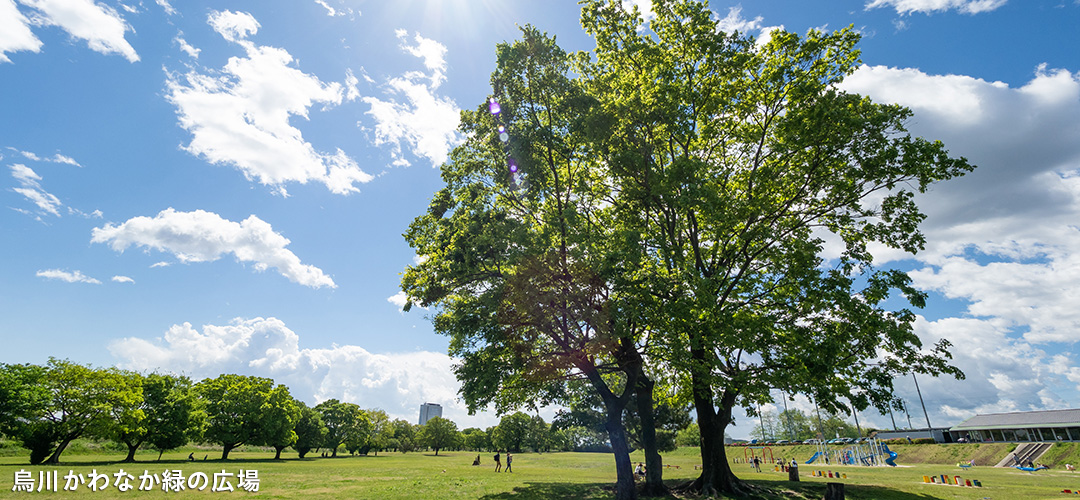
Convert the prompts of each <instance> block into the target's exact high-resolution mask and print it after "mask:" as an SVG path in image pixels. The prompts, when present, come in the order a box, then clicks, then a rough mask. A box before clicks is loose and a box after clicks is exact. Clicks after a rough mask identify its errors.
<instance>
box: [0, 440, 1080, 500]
mask: <svg viewBox="0 0 1080 500" xmlns="http://www.w3.org/2000/svg"><path fill="white" fill-rule="evenodd" d="M190 451H191V450H183V451H179V452H175V453H166V454H165V456H164V457H163V460H162V461H161V462H157V461H156V460H155V459H156V458H157V455H156V454H153V453H147V454H141V455H139V456H138V459H139V462H138V463H136V464H124V463H119V462H116V461H115V460H116V459H119V458H122V455H121V456H113V455H105V454H93V455H71V456H68V455H65V456H64V457H63V459H64V463H63V465H61V466H60V467H41V466H35V467H31V466H29V465H26V462H27V460H26V457H3V458H0V476H2V477H3V478H4V479H3V481H2V482H0V498H21V497H29V496H30V495H28V494H26V493H19V492H12V491H11V488H12V486H13V485H14V477H15V472H16V471H19V470H26V471H30V472H31V473H32V476H33V477H34V479H35V480H36V479H37V477H38V473H39V471H52V470H57V471H58V473H59V476H61V479H60V488H59V489H60V491H58V492H56V493H49V494H45V493H34V494H33V496H42V495H44V496H45V497H46V498H47V497H49V496H65V497H72V496H74V495H73V492H65V491H63V486H64V479H63V478H62V476H64V475H65V474H67V473H68V471H74V472H75V473H76V474H79V473H82V474H89V473H90V472H91V471H92V470H95V469H96V470H97V472H98V473H99V474H100V473H107V474H109V475H110V482H111V481H112V478H111V475H112V474H114V473H116V472H118V471H120V470H121V469H123V470H124V471H126V472H128V473H130V474H131V475H132V476H135V478H136V479H135V480H133V481H131V483H132V485H133V486H134V487H135V488H136V489H134V490H132V491H128V492H126V493H121V492H119V491H117V490H116V489H115V487H114V486H111V485H110V487H109V488H108V489H107V490H105V491H99V492H96V493H91V492H90V491H89V490H88V489H87V487H86V486H85V485H84V486H80V487H79V490H78V493H82V494H84V495H92V498H95V499H98V498H100V499H112V498H139V499H144V498H146V499H152V498H177V497H184V496H196V497H198V496H200V495H227V496H238V497H249V498H311V499H320V498H325V499H343V498H349V499H352V498H379V499H382V498H386V499H395V498H400V499H408V500H416V499H428V498H439V499H443V498H447V499H453V498H462V499H473V498H482V499H505V500H510V499H513V500H527V499H537V500H540V499H545V500H546V499H553V498H559V499H561V498H567V499H604V498H610V497H611V496H612V495H611V489H610V488H611V483H612V482H613V481H614V470H613V461H612V458H611V455H604V454H593V453H544V454H535V453H523V454H520V455H514V458H515V460H514V472H513V473H511V474H507V473H498V474H496V473H495V472H494V470H493V467H494V464H493V462H492V461H491V456H490V454H489V453H483V454H481V461H482V464H483V465H481V466H480V467H473V466H471V465H470V464H471V463H472V460H473V458H475V457H476V453H466V452H449V453H440V454H439V456H437V457H436V456H434V455H433V454H431V453H409V454H401V453H388V454H380V455H379V456H377V457H374V456H372V457H341V458H337V459H329V458H325V459H324V458H308V459H304V460H299V459H296V458H295V457H296V454H295V453H290V454H289V456H288V459H286V460H281V461H274V460H272V456H273V455H272V454H269V453H264V452H241V453H234V454H231V455H230V457H232V458H230V460H228V461H226V462H220V461H216V460H208V461H205V462H204V461H202V460H201V458H202V456H203V455H204V454H206V453H207V452H205V451H197V452H196V455H197V456H198V457H199V458H200V460H198V461H196V462H188V461H186V457H187V454H188V453H189V452H190ZM209 453H210V454H211V455H213V452H212V451H211V452H209ZM635 459H637V460H642V458H641V456H640V455H637V456H635ZM802 460H805V457H803V458H802ZM900 462H901V463H902V462H903V461H902V456H901V460H900ZM665 463H667V464H670V465H678V466H680V467H679V468H678V469H676V468H669V469H666V470H665V478H667V479H668V480H669V481H670V484H672V485H676V484H679V483H681V482H685V481H688V480H690V479H692V478H693V477H695V475H696V474H695V472H694V465H696V464H699V463H700V461H699V458H698V456H697V450H696V449H694V448H683V449H680V450H679V451H677V452H673V453H670V454H668V455H666V456H665ZM166 469H179V470H181V471H182V472H183V475H184V476H190V475H191V474H193V473H195V472H202V473H205V474H206V475H207V477H208V478H210V479H211V481H212V478H213V474H214V473H215V472H217V473H220V472H221V471H222V470H224V471H226V472H231V473H234V474H235V473H237V472H238V471H239V470H240V469H255V470H257V471H258V475H259V482H260V490H259V492H258V493H249V492H245V491H237V492H233V493H214V492H211V491H210V487H209V486H208V487H207V488H206V490H205V491H201V492H199V491H194V492H193V491H190V490H189V491H185V492H182V493H180V494H177V493H166V492H163V491H161V489H160V486H156V488H155V490H154V491H139V490H138V489H137V488H138V486H139V479H138V476H139V475H141V474H143V471H144V470H145V471H147V472H149V473H150V474H157V475H159V476H160V474H161V473H162V472H163V471H165V470H166ZM817 469H823V467H815V466H813V465H802V466H801V476H802V481H800V482H799V483H790V482H788V481H787V480H786V479H787V474H786V473H779V472H774V471H772V470H771V469H770V470H766V471H763V472H761V473H756V472H753V471H752V470H750V469H749V467H748V466H746V465H736V466H735V471H736V474H737V475H739V476H740V477H742V478H744V479H747V480H749V481H751V483H752V484H754V485H756V486H758V487H759V488H760V489H761V490H762V491H763V493H762V495H760V497H761V498H806V499H809V498H821V497H822V496H823V494H824V488H825V483H826V482H828V481H829V479H827V478H826V479H819V478H812V477H809V474H810V471H811V470H817ZM825 470H829V469H825ZM831 470H833V471H837V470H839V471H842V472H843V473H846V474H847V479H841V480H839V481H840V482H844V483H846V484H847V498H849V499H930V498H971V499H984V498H990V499H994V500H1008V499H1017V500H1021V499H1022V500H1032V499H1041V498H1069V497H1067V496H1066V495H1064V494H1062V493H1061V490H1062V489H1065V488H1069V489H1074V490H1075V489H1077V488H1080V475H1076V474H1072V473H1066V472H1064V471H1061V470H1050V471H1041V472H1039V473H1035V474H1028V473H1022V472H1019V471H1016V470H1013V469H994V468H992V467H977V468H975V469H973V470H970V471H964V470H961V469H959V468H958V467H956V466H954V465H915V466H911V467H897V468H868V467H855V466H851V467H832V468H831ZM924 474H927V475H928V474H949V475H955V474H959V475H961V476H963V477H965V478H971V479H979V480H980V481H982V482H983V483H984V485H985V487H983V488H981V489H975V488H961V487H955V486H943V485H925V484H922V476H923V475H924ZM833 481H836V480H833ZM232 484H233V487H234V488H235V487H236V480H235V478H234V479H233V481H232ZM80 496H81V495H80ZM681 497H686V496H685V495H681ZM1072 497H1075V498H1080V495H1073V496H1072Z"/></svg>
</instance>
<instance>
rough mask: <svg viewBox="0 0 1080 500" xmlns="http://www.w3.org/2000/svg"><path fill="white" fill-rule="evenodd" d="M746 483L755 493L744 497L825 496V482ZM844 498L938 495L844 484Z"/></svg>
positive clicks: (925, 498) (909, 499)
mask: <svg viewBox="0 0 1080 500" xmlns="http://www.w3.org/2000/svg"><path fill="white" fill-rule="evenodd" d="M747 483H749V484H751V485H752V486H753V487H754V489H755V493H754V494H752V495H750V496H747V497H745V498H747V499H754V500H758V499H762V500H771V499H775V498H791V499H803V500H811V499H820V498H823V497H824V496H825V487H826V486H825V484H826V483H817V482H805V483H804V482H797V483H792V482H781V483H777V482H764V481H763V482H757V481H747ZM844 498H846V499H848V500H862V499H874V500H931V499H934V500H936V499H937V498H939V497H935V496H931V495H926V494H920V493H910V492H906V491H899V490H894V489H892V488H888V487H885V486H873V485H865V484H846V485H845V487H844Z"/></svg>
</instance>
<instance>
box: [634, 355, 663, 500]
mask: <svg viewBox="0 0 1080 500" xmlns="http://www.w3.org/2000/svg"><path fill="white" fill-rule="evenodd" d="M639 370H640V367H639ZM655 385H656V383H655V382H653V381H652V380H649V378H648V377H646V376H645V373H644V371H641V373H639V374H638V383H637V386H636V392H637V412H638V418H640V419H641V446H642V448H644V449H645V488H644V489H643V490H642V494H643V495H644V496H650V497H651V496H663V495H666V494H667V492H668V489H667V486H664V459H663V458H662V457H661V456H660V451H659V450H658V449H657V448H658V447H657V444H656V419H655V418H654V415H653V386H655Z"/></svg>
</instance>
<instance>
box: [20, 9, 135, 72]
mask: <svg viewBox="0 0 1080 500" xmlns="http://www.w3.org/2000/svg"><path fill="white" fill-rule="evenodd" d="M19 2H20V3H22V4H23V5H25V6H27V7H30V8H33V9H36V10H37V11H38V12H36V13H33V14H31V16H30V22H31V23H32V24H35V25H38V26H58V27H60V28H61V29H63V30H64V31H66V32H67V33H68V34H69V35H71V36H72V37H74V38H78V39H81V40H86V42H87V45H88V46H89V47H90V49H91V50H94V51H96V52H100V53H102V54H120V55H122V56H124V58H126V59H127V60H128V61H131V62H135V61H138V60H139V55H138V54H136V53H135V49H134V48H133V47H132V46H131V45H130V44H129V43H128V42H127V40H126V39H124V33H125V32H127V31H129V30H131V26H129V25H128V24H127V22H126V21H124V18H123V17H121V16H120V13H118V12H116V9H113V8H112V7H109V6H107V5H102V4H99V3H95V2H93V0H19Z"/></svg>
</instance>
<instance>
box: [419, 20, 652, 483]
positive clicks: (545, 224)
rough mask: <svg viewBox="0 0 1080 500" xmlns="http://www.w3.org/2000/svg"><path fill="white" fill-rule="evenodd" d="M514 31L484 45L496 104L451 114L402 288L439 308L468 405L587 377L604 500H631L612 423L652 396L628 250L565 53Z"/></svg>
mask: <svg viewBox="0 0 1080 500" xmlns="http://www.w3.org/2000/svg"><path fill="white" fill-rule="evenodd" d="M522 32H523V34H522V40H519V41H516V42H513V43H508V44H500V45H499V46H498V47H497V49H496V52H497V61H496V68H497V69H496V71H495V72H494V73H493V75H492V84H493V88H494V93H495V96H496V97H495V98H494V99H493V100H492V101H491V102H489V103H485V104H484V105H482V106H481V107H479V109H476V110H473V111H470V112H464V113H463V114H462V126H461V128H462V131H463V132H465V133H466V135H467V136H468V139H467V140H466V142H465V143H464V144H462V145H461V146H459V147H457V148H455V149H454V150H453V151H452V152H451V155H450V161H449V162H448V163H446V164H444V165H443V167H442V173H443V179H444V181H445V182H446V187H445V188H443V189H441V190H440V191H439V192H438V193H436V194H435V196H434V198H433V200H432V202H431V205H430V207H429V209H428V212H427V213H426V214H424V215H422V216H419V217H417V218H416V220H415V221H414V222H413V223H412V225H411V226H410V228H409V231H408V232H407V233H406V239H407V240H408V242H409V244H410V245H411V246H412V247H413V248H415V249H416V252H417V254H419V255H421V256H423V257H425V260H423V261H422V262H420V263H418V264H417V265H415V266H410V267H409V268H408V269H407V270H406V272H405V275H404V277H403V279H402V288H403V290H404V291H405V292H406V293H407V294H408V296H409V298H410V305H411V303H412V302H417V303H419V304H421V305H423V306H429V305H434V306H438V311H439V312H438V313H437V315H436V317H435V319H434V325H435V329H436V331H438V332H439V333H442V334H445V335H448V336H449V337H450V338H451V340H450V351H451V354H452V355H454V356H455V357H458V358H460V359H461V360H462V362H461V364H459V365H458V366H457V367H456V368H455V371H456V374H457V376H458V378H459V380H461V381H462V389H461V393H462V396H463V398H464V400H465V401H466V403H467V404H468V406H469V408H470V410H477V409H481V408H484V407H486V406H488V405H489V404H493V405H494V406H495V408H496V409H497V411H499V412H500V413H509V412H511V411H514V410H516V409H519V408H521V407H531V406H534V405H536V404H546V403H551V402H555V401H559V400H560V399H561V398H562V396H563V384H564V383H565V382H566V381H567V380H571V379H581V380H586V381H587V382H588V383H589V384H590V385H591V387H592V388H593V390H595V391H596V392H597V394H598V395H599V397H600V399H601V400H602V401H603V405H604V408H605V422H604V426H605V430H606V431H607V433H608V434H609V439H610V441H611V446H612V448H613V450H614V458H615V464H616V472H617V496H618V497H619V498H632V497H634V496H635V490H634V483H633V471H632V465H631V462H630V459H629V447H628V444H627V438H626V429H625V426H624V425H623V422H622V415H623V410H624V409H625V408H626V405H627V404H628V403H629V402H630V398H631V395H632V394H634V393H635V391H645V392H646V393H648V394H650V395H651V391H652V388H651V385H649V382H648V380H647V378H646V376H645V371H644V359H643V356H642V352H641V345H640V344H639V341H640V340H641V339H642V338H643V337H644V331H643V330H642V329H641V328H640V327H639V326H638V324H637V322H636V317H635V316H634V314H633V306H632V304H629V303H626V302H624V301H622V300H621V298H620V294H619V282H618V279H619V277H620V276H621V272H620V270H621V269H624V268H626V267H632V266H633V263H630V262H627V261H626V260H627V256H628V254H629V255H631V256H632V255H634V254H635V252H639V250H638V249H637V248H631V249H629V250H628V249H626V248H625V247H626V244H627V242H628V241H629V243H636V242H635V241H633V240H627V239H626V238H624V237H623V235H621V234H620V233H619V232H618V228H617V227H615V226H614V225H613V222H614V220H615V213H614V208H613V207H612V206H611V204H610V201H611V200H612V191H611V187H612V186H611V182H610V181H609V179H608V178H606V173H605V171H604V169H603V168H602V165H600V164H598V163H597V162H595V161H594V158H595V156H594V155H593V153H592V151H591V150H590V145H591V144H592V143H593V142H595V140H596V138H595V137H593V134H594V133H595V130H596V127H595V124H594V123H592V121H591V118H592V116H593V113H592V111H591V108H592V106H593V105H594V104H595V102H594V100H593V99H591V98H590V97H589V96H588V95H586V94H584V93H583V92H582V91H581V88H580V87H579V85H578V84H577V83H576V82H575V81H574V79H573V78H572V72H571V67H572V65H573V64H575V58H578V56H573V55H569V54H566V53H565V52H564V51H562V50H561V49H560V48H559V47H558V46H557V45H556V44H555V41H554V39H553V38H552V37H549V36H547V35H545V34H543V33H540V32H539V31H537V30H536V29H535V28H532V27H525V28H524V29H523V30H522ZM406 307H409V305H407V306H406ZM616 372H618V373H622V374H623V376H621V377H608V376H607V375H608V374H611V373H616ZM641 401H642V403H643V404H651V402H652V401H651V398H644V399H642V400H641ZM643 414H645V415H651V411H645V412H643ZM500 427H501V426H500ZM646 427H647V429H648V430H649V431H651V429H652V426H651V425H649V426H646ZM512 449H514V450H517V449H520V444H519V443H515V444H514V445H513V447H512ZM647 452H651V453H650V454H649V457H648V460H649V462H650V465H649V470H650V471H653V473H652V474H650V477H649V481H648V482H649V484H650V485H652V486H653V487H654V488H655V489H660V490H662V489H663V483H662V481H660V480H659V479H660V473H661V471H662V467H661V466H660V463H659V455H657V454H655V450H648V449H647Z"/></svg>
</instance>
